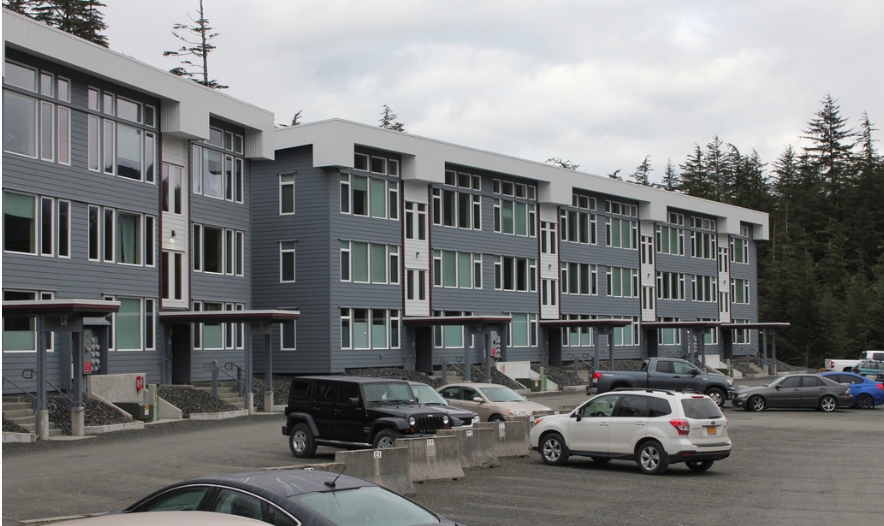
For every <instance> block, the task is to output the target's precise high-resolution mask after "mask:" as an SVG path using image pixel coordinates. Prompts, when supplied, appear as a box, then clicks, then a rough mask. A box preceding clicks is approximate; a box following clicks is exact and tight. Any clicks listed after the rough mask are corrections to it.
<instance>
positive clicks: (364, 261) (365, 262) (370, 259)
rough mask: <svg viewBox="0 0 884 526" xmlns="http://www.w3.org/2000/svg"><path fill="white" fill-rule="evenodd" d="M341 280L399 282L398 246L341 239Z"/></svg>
mask: <svg viewBox="0 0 884 526" xmlns="http://www.w3.org/2000/svg"><path fill="white" fill-rule="evenodd" d="M341 281H352V282H356V283H392V284H396V283H399V247H398V246H396V245H385V244H381V243H361V242H358V241H341Z"/></svg>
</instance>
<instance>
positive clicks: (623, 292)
mask: <svg viewBox="0 0 884 526" xmlns="http://www.w3.org/2000/svg"><path fill="white" fill-rule="evenodd" d="M606 279H607V286H608V296H614V297H617V298H637V297H638V269H634V268H622V267H608V272H607V274H606Z"/></svg>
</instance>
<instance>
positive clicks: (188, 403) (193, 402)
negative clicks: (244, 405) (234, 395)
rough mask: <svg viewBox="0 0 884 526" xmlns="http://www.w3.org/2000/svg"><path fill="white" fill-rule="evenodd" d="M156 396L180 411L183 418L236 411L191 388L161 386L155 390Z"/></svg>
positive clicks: (226, 404) (209, 394)
mask: <svg viewBox="0 0 884 526" xmlns="http://www.w3.org/2000/svg"><path fill="white" fill-rule="evenodd" d="M157 394H159V396H160V398H162V399H163V400H165V401H167V402H169V403H170V404H172V405H174V406H175V407H177V408H178V409H180V410H181V413H182V416H183V417H184V418H190V415H191V413H220V412H223V411H234V410H236V408H235V407H233V406H232V405H230V404H228V403H227V402H222V401H221V400H218V399H217V398H213V397H212V394H211V393H207V392H205V391H200V390H199V389H194V388H193V387H184V386H182V387H178V386H174V387H173V386H168V385H161V386H159V387H158V388H157Z"/></svg>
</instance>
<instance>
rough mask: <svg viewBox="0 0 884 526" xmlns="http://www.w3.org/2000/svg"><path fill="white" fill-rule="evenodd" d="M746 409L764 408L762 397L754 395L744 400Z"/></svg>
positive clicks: (759, 409) (756, 409)
mask: <svg viewBox="0 0 884 526" xmlns="http://www.w3.org/2000/svg"><path fill="white" fill-rule="evenodd" d="M746 409H747V410H749V411H761V410H763V409H764V398H761V397H760V396H758V395H756V396H753V397H752V398H750V399H749V400H748V401H747V402H746Z"/></svg>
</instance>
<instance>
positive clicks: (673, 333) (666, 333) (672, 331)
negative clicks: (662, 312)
mask: <svg viewBox="0 0 884 526" xmlns="http://www.w3.org/2000/svg"><path fill="white" fill-rule="evenodd" d="M657 321H661V322H676V321H679V318H658V319H657ZM657 343H658V344H659V345H681V329H679V328H677V327H672V328H665V329H658V330H657Z"/></svg>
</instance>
